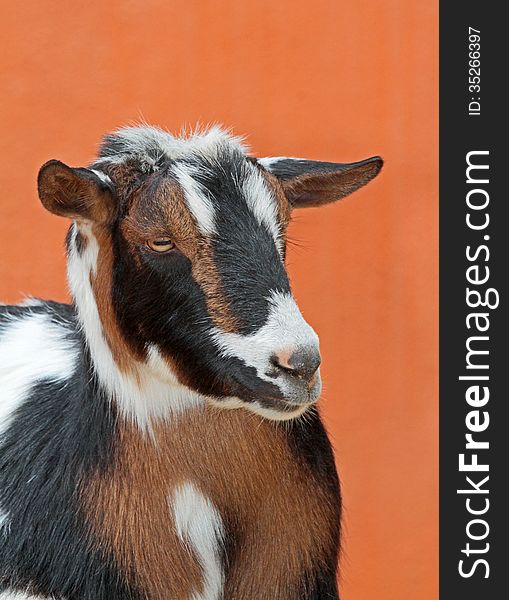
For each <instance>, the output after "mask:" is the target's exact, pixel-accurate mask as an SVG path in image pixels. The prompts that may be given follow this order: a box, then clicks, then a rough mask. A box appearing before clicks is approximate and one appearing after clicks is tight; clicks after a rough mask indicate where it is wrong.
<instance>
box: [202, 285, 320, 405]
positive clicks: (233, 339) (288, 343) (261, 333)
mask: <svg viewBox="0 0 509 600" xmlns="http://www.w3.org/2000/svg"><path fill="white" fill-rule="evenodd" d="M268 301H269V303H270V311H269V316H268V318H267V321H266V323H265V325H263V327H261V328H260V329H258V331H256V332H255V333H253V334H251V335H241V334H238V333H229V332H225V331H222V330H220V329H217V328H216V329H214V330H213V332H212V338H213V340H214V342H215V343H216V345H217V346H218V347H219V348H220V349H221V352H222V354H223V355H224V356H230V357H235V358H238V359H240V360H241V361H243V362H244V364H245V365H247V366H248V367H253V368H254V369H255V370H256V373H257V376H258V377H259V378H260V379H263V380H264V381H268V382H269V383H272V384H274V385H277V386H278V387H280V389H281V391H282V392H283V394H285V393H287V391H288V388H287V385H288V384H287V383H286V382H285V381H281V382H279V381H278V379H274V377H271V376H270V375H268V374H267V372H268V371H269V370H270V368H271V358H272V357H273V356H274V355H281V354H285V353H289V354H291V353H292V352H294V351H296V350H299V349H303V348H318V336H317V335H316V333H315V331H314V329H313V328H312V327H311V326H310V325H309V324H308V323H307V322H306V321H305V320H304V317H303V316H302V313H301V312H300V310H299V308H298V306H297V304H296V302H295V300H294V298H293V296H292V295H291V294H288V293H281V292H274V293H272V295H271V297H270V298H269V300H268Z"/></svg>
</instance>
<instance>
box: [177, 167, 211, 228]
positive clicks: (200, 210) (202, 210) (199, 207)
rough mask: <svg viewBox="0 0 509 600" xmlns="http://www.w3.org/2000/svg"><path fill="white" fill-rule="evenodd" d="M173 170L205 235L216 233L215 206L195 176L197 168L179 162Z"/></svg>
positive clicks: (188, 205) (187, 202)
mask: <svg viewBox="0 0 509 600" xmlns="http://www.w3.org/2000/svg"><path fill="white" fill-rule="evenodd" d="M171 171H172V173H173V175H174V176H175V177H176V179H177V181H178V182H179V183H180V185H181V187H182V190H183V191H184V198H185V201H186V204H187V207H188V208H189V210H190V211H191V214H192V215H193V217H194V219H195V221H196V223H197V225H198V228H199V229H200V231H201V232H202V233H203V234H204V235H212V234H214V233H215V231H216V226H215V222H214V220H215V211H214V206H213V204H212V201H211V200H210V198H209V197H208V196H207V191H206V190H205V189H204V188H203V186H202V185H201V184H200V183H198V181H196V179H194V177H193V176H195V175H196V174H197V168H196V167H193V166H191V165H187V164H183V163H179V164H176V165H174V166H173V167H172V169H171Z"/></svg>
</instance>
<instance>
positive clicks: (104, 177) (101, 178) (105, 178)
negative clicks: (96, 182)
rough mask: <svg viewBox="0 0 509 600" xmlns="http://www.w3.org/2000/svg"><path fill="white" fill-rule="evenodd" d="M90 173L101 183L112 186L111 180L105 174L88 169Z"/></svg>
mask: <svg viewBox="0 0 509 600" xmlns="http://www.w3.org/2000/svg"><path fill="white" fill-rule="evenodd" d="M90 171H92V173H94V174H95V175H97V177H99V179H100V180H101V181H102V182H103V183H107V184H108V185H113V182H112V181H111V179H110V178H109V176H108V175H106V173H103V172H102V171H99V170H98V169H90Z"/></svg>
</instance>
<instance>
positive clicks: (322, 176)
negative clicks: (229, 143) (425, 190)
mask: <svg viewBox="0 0 509 600" xmlns="http://www.w3.org/2000/svg"><path fill="white" fill-rule="evenodd" d="M258 162H259V163H260V164H261V165H262V166H263V167H264V168H265V169H267V171H270V172H271V173H272V174H273V175H275V176H276V177H277V178H278V179H279V181H280V182H281V184H282V186H283V189H284V191H285V193H286V196H287V198H288V200H289V202H290V204H291V205H292V206H294V207H295V208H304V207H307V206H321V205H322V204H328V203H329V202H334V201H335V200H340V199H341V198H344V197H345V196H348V195H349V194H351V193H352V192H355V190H358V189H359V188H360V187H362V186H363V185H366V184H367V183H368V182H369V181H371V180H372V179H373V178H374V177H376V176H377V175H378V173H379V172H380V169H381V168H382V165H383V160H382V159H381V158H380V157H379V156H373V157H371V158H368V159H366V160H362V161H360V162H355V163H347V164H343V163H331V162H321V161H317V160H304V159H301V158H285V157H278V158H260V159H258Z"/></svg>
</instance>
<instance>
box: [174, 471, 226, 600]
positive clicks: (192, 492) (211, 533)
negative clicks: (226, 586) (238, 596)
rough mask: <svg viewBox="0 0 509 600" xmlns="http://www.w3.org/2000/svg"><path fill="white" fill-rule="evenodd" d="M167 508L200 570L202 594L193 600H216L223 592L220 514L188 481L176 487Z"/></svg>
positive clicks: (222, 530)
mask: <svg viewBox="0 0 509 600" xmlns="http://www.w3.org/2000/svg"><path fill="white" fill-rule="evenodd" d="M170 506H171V508H172V509H173V516H174V519H175V525H176V528H177V534H178V536H179V538H180V539H181V541H182V542H183V543H184V544H185V545H186V547H189V548H190V550H191V551H192V552H193V553H194V554H195V555H196V556H197V557H198V560H199V561H200V566H201V568H202V571H203V586H202V587H203V591H202V593H198V592H195V593H194V594H193V596H192V600H219V599H220V598H222V592H223V581H224V574H223V565H222V560H221V553H222V545H223V538H224V528H223V522H222V519H221V515H220V514H219V512H218V511H217V509H216V508H215V506H214V505H213V504H212V502H211V501H210V500H209V499H208V498H207V497H206V496H204V495H203V494H202V493H201V492H200V491H199V490H198V489H197V488H196V487H195V486H194V485H193V484H192V483H191V482H189V481H187V482H185V483H184V484H182V485H181V486H179V487H178V488H177V489H176V490H175V492H174V494H173V497H172V498H170Z"/></svg>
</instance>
